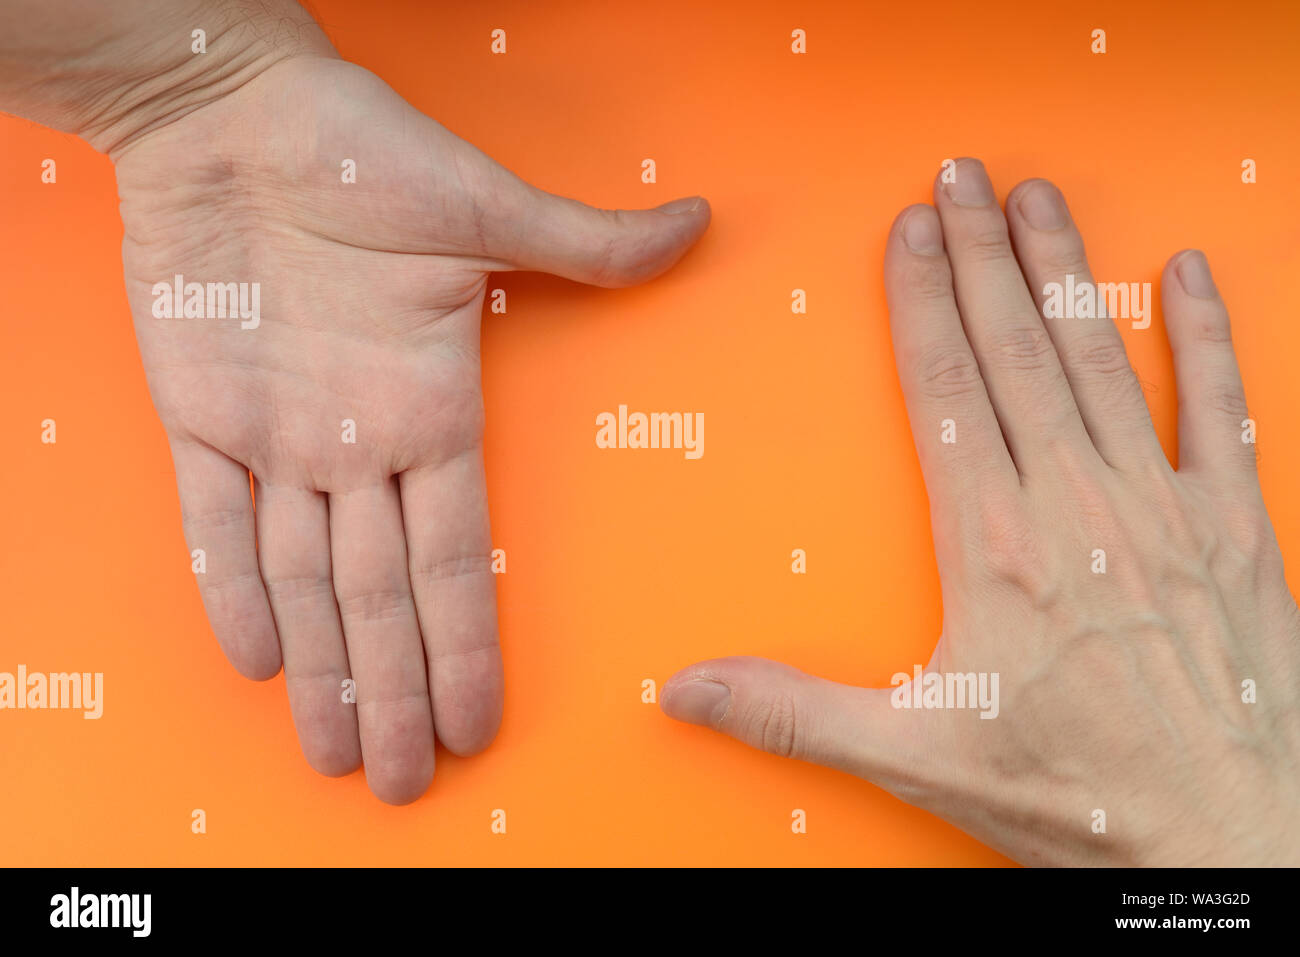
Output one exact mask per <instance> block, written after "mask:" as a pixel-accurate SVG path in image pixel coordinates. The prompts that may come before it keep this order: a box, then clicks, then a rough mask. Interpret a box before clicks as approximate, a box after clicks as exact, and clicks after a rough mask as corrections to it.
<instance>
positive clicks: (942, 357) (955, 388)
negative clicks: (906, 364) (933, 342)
mask: <svg viewBox="0 0 1300 957" xmlns="http://www.w3.org/2000/svg"><path fill="white" fill-rule="evenodd" d="M913 374H914V377H915V380H916V382H917V383H918V384H919V386H920V389H921V391H922V392H923V393H924V394H925V395H926V397H928V398H931V399H951V398H955V397H958V396H966V395H971V394H973V393H975V392H977V391H978V390H979V389H980V388H982V387H983V381H984V380H983V377H982V376H981V375H980V367H979V363H978V362H976V361H975V356H974V355H973V354H972V353H971V351H970V350H969V349H966V348H963V347H960V346H956V345H949V346H944V347H937V348H934V349H930V350H928V351H926V352H924V353H922V354H921V356H920V357H919V358H918V359H917V361H916V364H915V367H914V369H913Z"/></svg>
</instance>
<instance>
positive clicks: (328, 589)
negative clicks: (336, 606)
mask: <svg viewBox="0 0 1300 957" xmlns="http://www.w3.org/2000/svg"><path fill="white" fill-rule="evenodd" d="M263 577H264V580H265V582H266V594H267V597H268V598H270V599H271V603H272V604H274V605H292V604H296V603H298V602H302V601H311V600H319V599H321V598H325V597H329V598H333V593H334V583H333V582H332V581H330V579H329V577H328V576H320V575H299V576H292V577H289V576H272V577H267V576H265V575H264V576H263Z"/></svg>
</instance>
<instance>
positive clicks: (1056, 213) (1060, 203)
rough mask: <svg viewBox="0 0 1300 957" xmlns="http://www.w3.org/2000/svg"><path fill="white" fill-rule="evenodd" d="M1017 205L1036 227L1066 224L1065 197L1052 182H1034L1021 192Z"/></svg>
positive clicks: (1021, 213)
mask: <svg viewBox="0 0 1300 957" xmlns="http://www.w3.org/2000/svg"><path fill="white" fill-rule="evenodd" d="M1016 205H1017V206H1019V207H1020V215H1021V216H1023V217H1025V222H1027V223H1029V225H1030V226H1033V227H1034V229H1060V228H1061V227H1062V226H1064V225H1065V220H1066V215H1067V214H1066V212H1065V198H1064V197H1063V196H1062V195H1061V191H1060V190H1059V189H1057V188H1056V187H1055V186H1053V185H1052V184H1051V183H1046V182H1043V183H1034V184H1032V185H1030V186H1026V187H1025V188H1024V189H1023V190H1021V192H1020V198H1019V199H1018V200H1017V202H1016Z"/></svg>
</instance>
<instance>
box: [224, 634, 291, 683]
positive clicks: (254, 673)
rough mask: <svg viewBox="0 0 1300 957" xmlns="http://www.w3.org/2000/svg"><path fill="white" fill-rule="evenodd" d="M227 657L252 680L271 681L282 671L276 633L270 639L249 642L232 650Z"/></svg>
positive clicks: (244, 675)
mask: <svg viewBox="0 0 1300 957" xmlns="http://www.w3.org/2000/svg"><path fill="white" fill-rule="evenodd" d="M226 657H227V659H228V660H229V661H230V663H231V665H232V666H234V669H235V670H236V671H238V672H239V673H240V675H242V676H243V677H245V678H247V679H248V680H250V681H270V680H271V679H272V678H274V677H275V676H276V675H278V674H279V673H280V666H281V664H282V662H281V659H280V644H279V641H278V640H277V639H276V638H275V636H274V635H272V636H271V639H270V641H264V640H258V641H254V642H249V643H248V644H247V645H246V646H245V647H242V648H239V649H238V650H232V651H231V653H230V654H228V655H227V656H226Z"/></svg>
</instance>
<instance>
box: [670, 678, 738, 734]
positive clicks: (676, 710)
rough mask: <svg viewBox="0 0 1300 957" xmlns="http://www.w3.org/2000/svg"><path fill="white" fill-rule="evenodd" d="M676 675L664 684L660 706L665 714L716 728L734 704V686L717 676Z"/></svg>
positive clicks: (676, 718)
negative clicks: (732, 703) (732, 687)
mask: <svg viewBox="0 0 1300 957" xmlns="http://www.w3.org/2000/svg"><path fill="white" fill-rule="evenodd" d="M684 675H685V673H681V674H677V675H674V676H673V677H672V678H670V679H669V680H668V684H666V685H665V686H664V691H663V694H662V695H660V697H659V707H660V709H661V710H662V711H663V713H664V714H666V715H668V717H670V718H673V719H674V720H677V721H684V722H686V723H687V724H698V725H701V726H703V727H708V728H716V727H718V726H719V725H720V724H721V723H722V719H723V717H724V716H725V715H726V713H727V711H728V710H729V709H730V707H731V687H730V686H729V685H727V684H725V683H723V682H722V681H719V680H718V679H717V678H716V677H715V676H710V675H703V674H700V675H693V676H690V677H685V676H684Z"/></svg>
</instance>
